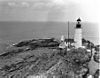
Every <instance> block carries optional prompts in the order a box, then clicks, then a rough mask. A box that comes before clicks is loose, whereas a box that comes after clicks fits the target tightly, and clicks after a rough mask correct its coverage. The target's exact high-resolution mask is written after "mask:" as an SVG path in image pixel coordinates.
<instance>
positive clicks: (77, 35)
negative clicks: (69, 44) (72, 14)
mask: <svg viewBox="0 0 100 78" xmlns="http://www.w3.org/2000/svg"><path fill="white" fill-rule="evenodd" d="M74 41H75V47H76V48H79V47H82V27H81V19H80V18H78V19H77V23H76V27H75V35H74Z"/></svg>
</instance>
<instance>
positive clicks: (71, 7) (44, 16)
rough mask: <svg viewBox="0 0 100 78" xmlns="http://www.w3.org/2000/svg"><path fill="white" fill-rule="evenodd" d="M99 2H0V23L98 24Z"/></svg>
mask: <svg viewBox="0 0 100 78" xmlns="http://www.w3.org/2000/svg"><path fill="white" fill-rule="evenodd" d="M98 2H99V0H0V21H68V20H69V21H75V20H76V19H77V18H78V17H81V18H82V20H83V21H89V22H98V21H99V17H100V14H99V13H100V11H99V3H98Z"/></svg>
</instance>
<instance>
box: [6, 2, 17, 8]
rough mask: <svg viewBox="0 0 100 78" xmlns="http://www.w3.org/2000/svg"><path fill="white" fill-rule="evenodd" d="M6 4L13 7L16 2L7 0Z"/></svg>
mask: <svg viewBox="0 0 100 78" xmlns="http://www.w3.org/2000/svg"><path fill="white" fill-rule="evenodd" d="M8 6H12V7H15V6H17V4H16V3H15V2H8Z"/></svg>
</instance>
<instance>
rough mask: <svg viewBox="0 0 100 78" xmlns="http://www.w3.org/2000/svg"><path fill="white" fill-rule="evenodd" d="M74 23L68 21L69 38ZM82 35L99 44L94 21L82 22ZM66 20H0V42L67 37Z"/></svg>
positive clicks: (97, 30) (97, 29) (97, 31)
mask: <svg viewBox="0 0 100 78" xmlns="http://www.w3.org/2000/svg"><path fill="white" fill-rule="evenodd" d="M75 25H76V23H74V22H70V23H69V31H70V32H69V34H70V38H74V30H75ZM82 29H83V33H82V34H83V37H84V38H85V39H88V40H90V41H92V42H93V43H94V44H99V26H98V25H97V24H95V23H87V22H84V23H82ZM67 34H68V24H67V22H66V23H65V22H0V42H8V41H10V42H12V43H15V42H19V41H20V40H25V39H32V38H47V37H55V38H60V37H61V35H65V37H66V38H67V36H68V35H67Z"/></svg>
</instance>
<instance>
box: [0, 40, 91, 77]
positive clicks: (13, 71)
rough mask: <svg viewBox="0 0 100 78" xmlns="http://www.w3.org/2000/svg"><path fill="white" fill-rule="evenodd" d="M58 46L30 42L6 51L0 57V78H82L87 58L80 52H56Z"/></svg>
mask: <svg viewBox="0 0 100 78" xmlns="http://www.w3.org/2000/svg"><path fill="white" fill-rule="evenodd" d="M58 45H59V42H58V41H56V40H55V39H37V40H36V39H33V40H29V41H22V42H19V43H17V44H15V45H13V46H12V47H9V48H8V50H7V51H6V52H5V53H3V54H1V55H0V78H31V77H33V76H34V77H37V76H43V77H44V76H45V77H46V78H52V77H55V78H83V76H84V75H85V74H86V73H87V72H88V70H89V69H88V62H89V61H90V59H91V54H90V53H88V52H87V51H86V49H82V48H79V49H71V50H69V51H67V50H66V49H64V50H60V49H59V48H58ZM43 77H42V78H43Z"/></svg>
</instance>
